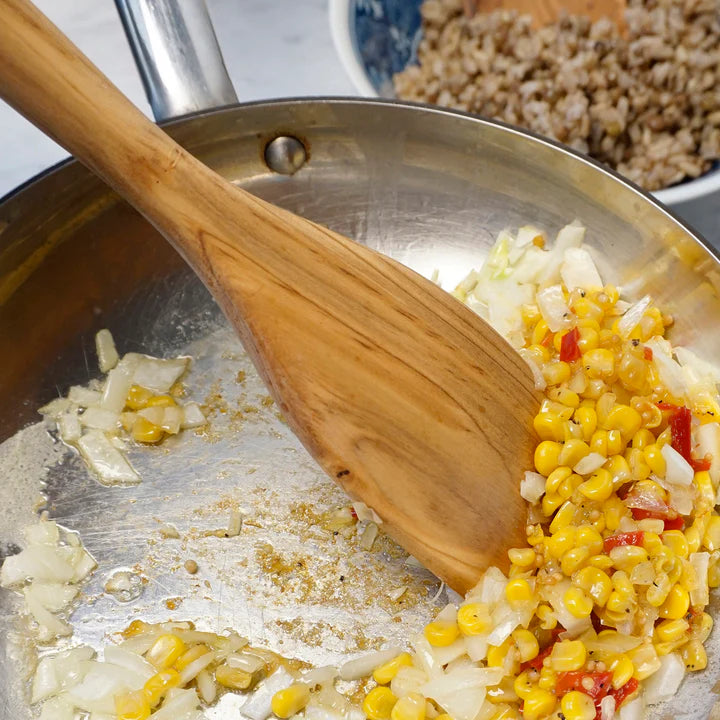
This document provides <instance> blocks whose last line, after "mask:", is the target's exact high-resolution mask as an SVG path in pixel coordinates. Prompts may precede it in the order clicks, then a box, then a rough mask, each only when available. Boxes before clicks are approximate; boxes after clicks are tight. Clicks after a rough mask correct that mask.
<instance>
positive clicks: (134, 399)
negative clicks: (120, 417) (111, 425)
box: [125, 385, 153, 410]
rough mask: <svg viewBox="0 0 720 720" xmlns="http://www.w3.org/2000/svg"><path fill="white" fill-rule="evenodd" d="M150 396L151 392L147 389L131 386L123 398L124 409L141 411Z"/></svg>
mask: <svg viewBox="0 0 720 720" xmlns="http://www.w3.org/2000/svg"><path fill="white" fill-rule="evenodd" d="M152 396H153V394H152V392H151V391H150V390H148V389H147V388H144V387H140V385H133V386H132V387H131V388H130V390H129V391H128V394H127V397H126V398H125V407H127V408H130V410H142V409H143V408H144V407H146V406H147V402H148V400H149V399H150V398H151V397H152Z"/></svg>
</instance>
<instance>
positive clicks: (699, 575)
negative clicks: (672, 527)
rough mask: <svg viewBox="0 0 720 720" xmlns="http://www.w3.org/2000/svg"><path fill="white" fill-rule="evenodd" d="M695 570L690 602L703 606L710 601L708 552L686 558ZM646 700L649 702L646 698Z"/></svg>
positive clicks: (696, 553)
mask: <svg viewBox="0 0 720 720" xmlns="http://www.w3.org/2000/svg"><path fill="white" fill-rule="evenodd" d="M688 559H689V560H690V564H691V565H692V567H693V570H694V571H695V587H694V588H693V589H692V590H690V603H691V604H692V605H693V606H701V607H703V606H705V605H707V604H708V603H709V602H710V593H709V590H708V587H709V586H708V569H709V564H710V554H709V553H706V552H695V553H692V554H691V555H690V557H689V558H688ZM648 702H650V701H649V700H648Z"/></svg>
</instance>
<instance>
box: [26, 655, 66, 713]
mask: <svg viewBox="0 0 720 720" xmlns="http://www.w3.org/2000/svg"><path fill="white" fill-rule="evenodd" d="M59 690H60V683H59V681H58V679H57V674H56V672H55V660H54V658H50V657H44V658H42V659H41V660H40V662H39V663H38V666H37V669H36V670H35V675H34V676H33V681H32V697H31V702H32V703H36V702H40V701H41V700H45V698H49V697H50V696H52V695H55V693H57V692H58V691H59Z"/></svg>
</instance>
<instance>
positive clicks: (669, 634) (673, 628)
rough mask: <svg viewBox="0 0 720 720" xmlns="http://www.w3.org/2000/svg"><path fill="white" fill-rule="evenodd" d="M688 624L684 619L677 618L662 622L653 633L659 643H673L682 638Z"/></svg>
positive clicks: (688, 626)
mask: <svg viewBox="0 0 720 720" xmlns="http://www.w3.org/2000/svg"><path fill="white" fill-rule="evenodd" d="M689 628H690V623H689V622H688V621H687V620H685V619H684V618H677V619H675V620H663V621H662V622H660V623H658V624H657V625H656V626H655V632H656V634H657V637H658V640H659V641H660V642H674V641H675V640H679V639H680V638H681V637H683V636H684V635H685V634H686V633H687V631H688V629H689Z"/></svg>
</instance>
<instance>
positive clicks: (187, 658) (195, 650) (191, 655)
mask: <svg viewBox="0 0 720 720" xmlns="http://www.w3.org/2000/svg"><path fill="white" fill-rule="evenodd" d="M208 652H210V648H209V647H208V646H207V645H193V646H192V647H191V648H190V649H189V650H186V651H185V652H184V653H183V654H182V655H181V656H180V657H179V658H178V659H177V660H176V661H175V663H174V667H175V669H176V670H178V671H180V670H184V669H185V668H186V667H187V666H188V665H189V664H190V663H191V662H194V661H195V660H197V659H198V658H199V657H200V656H201V655H204V654H205V653H208Z"/></svg>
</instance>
